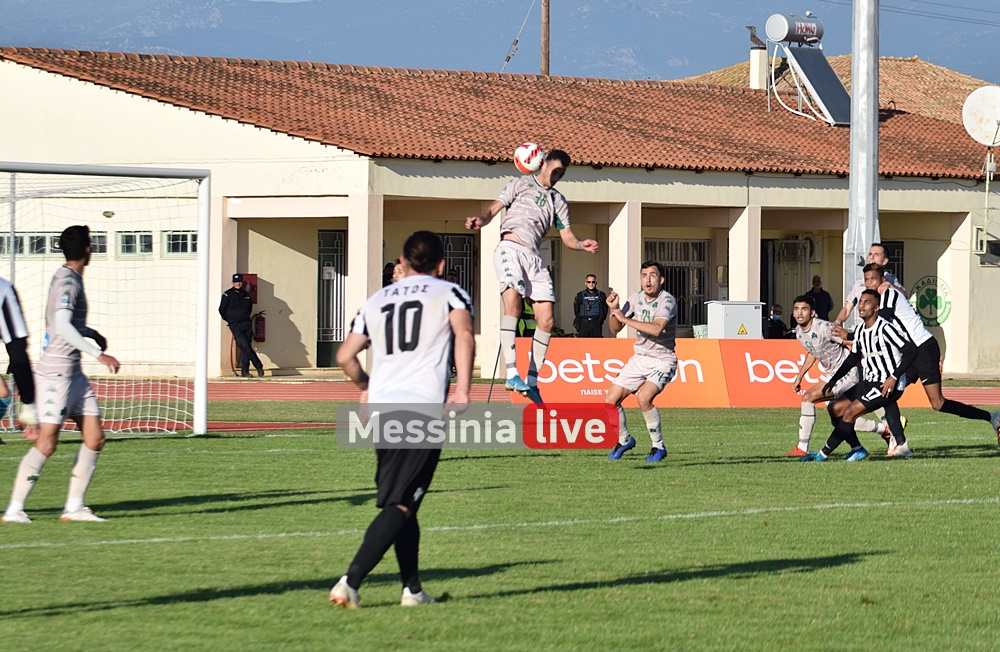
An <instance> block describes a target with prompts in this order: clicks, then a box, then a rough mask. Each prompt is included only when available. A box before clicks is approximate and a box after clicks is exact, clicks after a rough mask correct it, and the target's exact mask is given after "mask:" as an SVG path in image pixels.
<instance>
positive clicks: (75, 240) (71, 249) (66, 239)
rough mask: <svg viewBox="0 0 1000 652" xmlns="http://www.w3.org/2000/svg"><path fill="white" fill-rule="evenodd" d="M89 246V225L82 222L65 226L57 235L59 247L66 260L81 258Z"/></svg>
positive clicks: (84, 256)
mask: <svg viewBox="0 0 1000 652" xmlns="http://www.w3.org/2000/svg"><path fill="white" fill-rule="evenodd" d="M89 246H90V227H89V226H85V225H83V224H76V225H74V226H68V227H66V228H65V229H64V230H63V232H62V234H61V235H60V236H59V248H60V249H62V252H63V255H64V256H65V257H66V260H83V259H84V258H86V257H87V247H89Z"/></svg>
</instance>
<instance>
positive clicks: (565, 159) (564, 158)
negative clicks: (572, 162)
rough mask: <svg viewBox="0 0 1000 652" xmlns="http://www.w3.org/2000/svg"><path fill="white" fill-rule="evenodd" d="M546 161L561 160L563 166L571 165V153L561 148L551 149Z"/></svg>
mask: <svg viewBox="0 0 1000 652" xmlns="http://www.w3.org/2000/svg"><path fill="white" fill-rule="evenodd" d="M545 160H546V161H559V162H560V163H562V164H563V167H567V168H568V167H569V154H567V153H566V152H564V151H562V150H561V149H553V150H550V151H549V153H548V154H546V155H545Z"/></svg>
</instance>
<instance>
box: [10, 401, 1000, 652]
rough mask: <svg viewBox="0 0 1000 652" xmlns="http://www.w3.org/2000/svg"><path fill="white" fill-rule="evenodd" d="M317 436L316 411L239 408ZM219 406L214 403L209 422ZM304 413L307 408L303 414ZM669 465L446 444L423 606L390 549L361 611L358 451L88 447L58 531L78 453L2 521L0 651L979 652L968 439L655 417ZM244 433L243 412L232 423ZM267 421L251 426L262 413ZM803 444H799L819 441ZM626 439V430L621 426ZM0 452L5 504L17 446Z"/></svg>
mask: <svg viewBox="0 0 1000 652" xmlns="http://www.w3.org/2000/svg"><path fill="white" fill-rule="evenodd" d="M241 405H242V406H243V410H244V412H246V411H248V410H252V411H254V412H255V413H257V412H258V411H259V410H264V409H266V411H267V413H268V414H271V415H272V418H273V420H285V419H290V418H295V415H298V416H299V418H300V419H301V420H330V417H329V415H330V414H332V407H331V405H330V404H328V403H324V404H319V405H312V404H310V405H309V406H308V407H307V405H306V404H304V403H302V402H294V403H292V402H289V403H274V404H270V405H269V406H268V407H267V408H264V407H263V406H264V405H265V404H262V403H261V404H258V403H249V404H248V403H242V404H241ZM230 409H233V408H232V407H231V406H227V405H224V404H213V408H212V414H211V417H212V418H213V419H216V418H220V417H219V416H218V414H221V413H228V411H229V410H230ZM324 414H325V415H327V416H322V415H324ZM663 414H664V425H665V429H666V432H667V435H666V438H667V443H668V449H669V450H670V455H669V457H668V458H667V461H666V462H665V463H663V464H659V465H655V466H653V465H647V464H645V463H644V462H643V461H642V460H643V458H644V457H645V453H646V448H647V444H646V442H645V441H643V438H642V437H640V446H639V448H637V449H636V450H635V451H632V453H630V454H628V455H627V456H626V459H624V460H622V461H621V462H617V463H614V462H609V461H608V460H606V459H605V454H604V452H601V451H593V452H566V453H552V452H544V453H543V452H529V451H523V452H522V451H513V452H512V451H509V450H500V451H489V450H487V451H474V452H469V451H446V452H445V453H444V456H443V458H442V462H441V464H440V466H439V467H438V472H437V475H436V477H435V483H434V485H433V487H432V491H431V493H430V494H429V495H428V497H427V499H426V501H425V504H424V506H423V508H422V510H421V513H420V521H421V525H422V527H423V528H424V533H423V538H422V553H421V563H422V567H423V573H422V575H423V580H424V587H425V589H426V590H427V591H428V592H429V593H431V594H432V595H435V596H444V597H446V598H447V599H446V600H444V601H443V602H442V603H441V604H438V605H434V606H428V607H421V608H418V609H413V610H404V609H402V608H400V607H399V606H398V601H399V592H400V586H399V584H398V576H397V568H396V562H395V558H394V556H393V554H392V553H391V552H390V553H389V554H388V555H387V557H386V559H385V560H384V561H383V563H382V564H381V565H380V566H379V567H378V568H376V570H375V572H374V574H373V575H372V576H371V577H370V578H369V580H368V581H367V582H366V583H365V584H364V586H363V587H362V591H361V594H362V597H363V599H364V608H363V609H361V610H360V611H357V612H347V611H342V610H338V609H335V608H333V607H331V606H330V605H329V604H328V603H327V593H328V591H329V589H330V587H331V586H332V584H333V583H334V581H335V580H336V578H337V577H339V575H340V574H342V572H343V571H344V569H345V568H346V565H347V563H348V562H349V561H350V559H351V557H352V556H353V554H354V552H355V550H356V549H357V546H358V544H359V543H360V540H361V536H362V532H363V530H364V528H365V527H366V526H367V525H368V523H369V521H370V520H371V518H372V517H373V516H374V515H375V513H376V511H375V508H374V483H373V471H374V459H373V455H372V453H371V452H370V451H358V450H343V449H339V448H337V446H336V444H335V442H334V440H333V437H332V436H331V434H330V433H323V432H315V431H309V430H304V431H302V432H301V433H296V432H294V431H287V432H284V433H273V434H264V433H262V434H259V435H247V436H223V437H205V438H180V437H178V438H144V437H136V438H122V439H119V440H113V441H111V442H109V444H108V447H107V448H106V451H105V453H104V454H103V455H102V457H101V462H100V465H99V467H98V472H97V476H96V478H95V480H94V483H93V485H92V487H91V490H90V492H89V494H88V504H90V505H91V506H92V507H93V508H94V509H95V511H96V512H97V513H98V514H101V515H104V516H106V517H108V518H109V521H108V522H107V523H104V524H76V523H73V524H69V523H59V522H58V514H59V510H60V508H61V505H62V502H63V499H64V497H65V492H66V482H67V478H68V474H69V469H70V466H71V464H72V458H73V455H74V452H75V448H76V445H75V444H74V443H71V441H72V440H70V441H67V442H65V443H64V445H63V447H62V448H61V449H60V450H59V451H58V452H57V453H56V456H54V457H53V458H52V459H51V460H50V461H49V463H48V465H47V466H46V468H45V470H44V474H43V476H42V479H41V481H40V482H39V485H38V488H37V489H36V491H35V492H34V493H33V494H32V496H31V498H30V499H29V504H28V508H27V510H28V512H29V514H31V516H32V517H33V518H34V519H35V522H34V523H33V524H31V525H27V526H13V525H8V526H2V527H0V641H2V644H0V647H3V649H9V650H21V649H34V650H42V649H60V650H72V649H88V650H94V649H101V650H118V649H121V650H137V649H142V650H180V649H184V650H188V649H194V650H201V649H215V650H218V649H223V650H231V649H253V650H258V649H324V650H329V649H333V650H372V649H385V650H391V649H400V648H403V647H407V648H410V649H418V650H421V649H434V650H490V649H512V650H528V649H531V650H548V649H560V650H608V649H620V650H631V649H642V650H650V649H670V650H691V649H707V648H711V649H739V650H747V649H751V650H773V649H781V648H786V649H794V650H809V649H817V650H818V649H823V650H829V649H880V650H913V649H920V650H925V649H949V648H950V649H960V650H971V649H993V648H995V646H996V636H997V631H1000V546H997V543H996V542H997V539H998V536H1000V526H998V523H1000V473H998V468H997V467H998V464H1000V454H998V449H997V445H996V438H995V437H993V436H991V435H990V432H989V426H988V425H986V424H984V423H977V422H970V421H963V420H961V419H958V418H955V417H951V416H947V415H939V414H936V413H934V412H932V411H930V410H909V411H907V415H908V417H909V418H910V424H911V425H910V427H909V429H908V435H909V436H910V438H911V442H912V446H913V448H914V449H915V451H916V453H917V457H916V458H914V459H912V460H887V459H885V458H883V457H881V450H882V449H881V447H880V444H881V440H879V439H877V438H876V437H875V436H874V435H870V434H869V435H865V436H863V437H862V441H864V442H866V443H867V444H869V445H870V446H869V447H870V450H872V451H873V452H876V451H878V454H876V455H873V457H872V458H870V459H869V460H866V461H865V462H862V463H858V464H846V463H844V462H843V461H842V459H843V455H844V452H845V451H844V450H839V451H837V452H836V453H835V454H834V458H833V459H832V460H831V461H830V462H828V463H826V464H802V463H799V462H797V461H794V460H788V459H784V458H782V457H781V455H782V454H783V453H784V452H785V451H786V450H788V449H789V448H791V447H792V445H793V444H794V442H795V439H796V437H795V434H796V425H797V411H796V410H722V411H720V410H687V409H674V410H666V411H664V412H663ZM253 418H254V419H257V418H260V417H258V416H254V417H253ZM263 420H267V419H263ZM820 421H821V425H819V426H818V427H817V432H816V435H815V436H814V444H815V445H819V444H821V442H822V441H823V440H824V439H825V437H826V435H827V434H828V432H829V428H828V427H826V426H825V425H824V424H822V419H821V420H820ZM630 423H631V425H632V429H633V432H639V433H641V432H643V429H642V427H641V424H642V419H641V416H640V415H639V414H638V412H633V413H630ZM8 442H9V445H7V446H4V447H3V448H0V482H2V484H0V489H2V490H3V491H6V488H7V487H9V481H10V479H11V477H12V475H13V473H14V470H15V468H16V465H17V463H18V461H19V459H20V457H21V455H22V454H23V453H24V451H25V450H26V446H27V444H26V443H25V442H20V441H10V440H9V439H8Z"/></svg>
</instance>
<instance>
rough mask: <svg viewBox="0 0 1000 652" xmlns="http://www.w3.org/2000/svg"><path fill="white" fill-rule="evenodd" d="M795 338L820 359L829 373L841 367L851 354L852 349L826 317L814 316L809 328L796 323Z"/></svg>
mask: <svg viewBox="0 0 1000 652" xmlns="http://www.w3.org/2000/svg"><path fill="white" fill-rule="evenodd" d="M795 339H797V340H798V341H799V344H801V345H802V348H804V349H805V350H806V351H807V352H808V353H810V354H812V356H813V357H814V358H816V359H817V360H819V363H820V364H821V365H822V366H823V369H824V370H825V371H826V372H827V373H828V374H833V373H834V372H835V371H837V369H840V365H841V364H843V362H844V359H846V358H847V356H848V355H850V351H848V350H847V347H845V346H844V340H843V339H842V338H840V337H838V336H837V335H836V334H835V333H834V331H833V324H831V323H830V322H828V321H826V320H824V319H816V318H814V319H813V320H812V324H810V325H809V330H802V326H800V325H796V326H795Z"/></svg>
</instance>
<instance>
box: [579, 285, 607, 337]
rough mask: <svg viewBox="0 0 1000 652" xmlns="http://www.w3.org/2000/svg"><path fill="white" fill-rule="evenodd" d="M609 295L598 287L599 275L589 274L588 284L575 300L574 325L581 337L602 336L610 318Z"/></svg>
mask: <svg viewBox="0 0 1000 652" xmlns="http://www.w3.org/2000/svg"><path fill="white" fill-rule="evenodd" d="M607 299H608V297H607V295H605V294H604V293H603V292H601V291H600V290H598V289H597V277H596V276H594V275H593V274H588V275H587V284H586V286H585V287H584V289H583V290H580V291H579V292H577V293H576V299H574V300H573V326H574V327H575V328H576V333H577V335H578V336H580V337H601V335H602V330H603V328H604V320H605V319H607V318H608V303H607Z"/></svg>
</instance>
